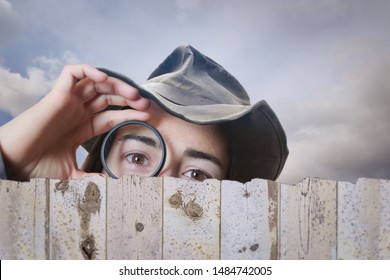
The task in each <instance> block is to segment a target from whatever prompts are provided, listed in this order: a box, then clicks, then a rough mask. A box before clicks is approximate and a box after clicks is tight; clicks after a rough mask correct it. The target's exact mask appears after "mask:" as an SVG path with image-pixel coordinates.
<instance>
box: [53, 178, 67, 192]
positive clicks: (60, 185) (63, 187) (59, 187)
mask: <svg viewBox="0 0 390 280" xmlns="http://www.w3.org/2000/svg"><path fill="white" fill-rule="evenodd" d="M68 189H69V182H68V180H61V181H59V182H57V183H56V184H55V190H56V191H60V192H62V194H64V193H65V191H67V190H68Z"/></svg>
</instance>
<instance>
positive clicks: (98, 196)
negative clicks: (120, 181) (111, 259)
mask: <svg viewBox="0 0 390 280" xmlns="http://www.w3.org/2000/svg"><path fill="white" fill-rule="evenodd" d="M49 212H50V225H49V240H50V241H49V242H50V258H51V259H105V258H106V178H105V177H102V176H93V177H84V178H82V179H80V180H69V181H68V180H50V209H49Z"/></svg>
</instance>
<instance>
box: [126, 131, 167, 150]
mask: <svg viewBox="0 0 390 280" xmlns="http://www.w3.org/2000/svg"><path fill="white" fill-rule="evenodd" d="M126 140H136V141H139V142H142V143H144V144H146V145H148V146H150V147H153V148H161V145H160V143H159V142H158V141H156V140H155V139H154V138H152V137H148V136H144V135H135V134H125V135H123V136H122V137H121V138H120V139H119V141H126Z"/></svg>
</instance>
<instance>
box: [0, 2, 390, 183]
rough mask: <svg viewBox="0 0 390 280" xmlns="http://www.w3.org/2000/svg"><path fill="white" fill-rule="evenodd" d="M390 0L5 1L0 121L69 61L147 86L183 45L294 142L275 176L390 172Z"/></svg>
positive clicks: (0, 22) (34, 97) (291, 179)
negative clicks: (265, 110)
mask: <svg viewBox="0 0 390 280" xmlns="http://www.w3.org/2000/svg"><path fill="white" fill-rule="evenodd" d="M389 14H390V1H386V0H366V1H363V0H326V1H325V0H324V1H320V0H284V1H282V0H274V1H266V0H257V1H255V0H253V1H249V0H241V1H232V0H214V1H212V0H167V1H158V0H149V1H148V0H145V1H130V0H129V1H119V0H112V1H102V0H95V1H92V0H68V1H60V0H51V1H48V0H46V1H44V0H34V1H22V0H13V1H7V0H0V124H1V123H5V122H6V121H8V120H9V119H10V118H12V116H16V115H17V114H19V113H20V112H22V111H23V110H25V109H27V108H28V107H30V106H31V105H33V104H34V103H35V102H37V101H38V100H39V99H40V98H41V97H42V96H44V95H45V94H46V93H47V92H48V91H49V90H50V88H51V86H52V84H53V82H54V81H55V79H56V77H57V75H58V73H59V71H60V69H61V68H62V67H63V66H64V65H66V64H69V63H90V64H93V65H96V66H103V67H107V68H111V69H113V70H116V71H118V72H121V73H123V74H125V75H128V76H130V77H131V78H133V79H134V80H135V81H137V82H139V83H142V82H143V81H145V80H146V78H147V76H148V75H149V74H150V73H151V72H152V71H153V70H154V68H156V67H157V66H158V64H159V63H160V62H161V61H162V60H163V59H164V58H165V57H166V56H167V55H168V54H169V53H170V52H171V51H172V50H173V49H174V48H175V47H176V46H178V45H182V44H191V45H193V46H194V47H195V48H197V49H199V50H200V51H201V52H203V53H205V54H206V55H208V56H210V57H211V58H213V59H214V60H216V61H217V62H219V63H220V64H221V65H223V66H224V67H225V68H226V69H227V70H228V71H230V72H231V73H232V74H233V75H234V76H236V78H238V80H240V82H241V83H242V84H243V86H244V87H245V88H246V90H247V91H248V93H249V95H250V97H251V100H252V103H254V102H256V101H258V100H261V99H265V100H266V101H267V102H268V103H269V104H270V105H271V107H272V108H273V109H274V111H275V112H276V114H277V115H278V116H279V119H280V121H281V122H282V124H283V126H284V128H285V130H286V133H287V136H288V143H289V148H290V156H289V159H288V161H287V164H286V167H285V169H284V171H283V172H282V175H281V177H280V178H279V180H278V181H280V182H286V183H296V182H298V181H299V180H301V179H302V178H304V177H309V176H310V177H323V178H329V179H337V180H348V181H355V180H356V179H357V178H358V177H373V178H383V179H390V133H389V130H390V124H389V121H388V120H390V110H389V109H388V107H389V105H390V79H389V78H388V76H389V74H388V73H390V33H389V31H388V27H389V26H390V19H389V18H390V17H389V16H388V15H389Z"/></svg>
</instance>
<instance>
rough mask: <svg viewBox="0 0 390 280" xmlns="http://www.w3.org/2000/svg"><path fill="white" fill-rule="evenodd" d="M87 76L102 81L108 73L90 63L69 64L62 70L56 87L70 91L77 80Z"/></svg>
mask: <svg viewBox="0 0 390 280" xmlns="http://www.w3.org/2000/svg"><path fill="white" fill-rule="evenodd" d="M87 77H88V78H89V79H91V80H92V81H94V82H97V83H101V82H104V81H105V80H106V79H107V74H105V73H103V72H101V71H99V70H98V69H96V68H95V67H93V66H92V65H88V64H79V65H67V66H65V67H64V68H63V70H62V71H61V74H60V76H59V77H58V80H57V82H56V84H55V85H54V89H55V90H57V91H62V92H70V91H72V89H73V88H74V87H75V86H76V83H77V81H79V80H82V79H85V78H87Z"/></svg>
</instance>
